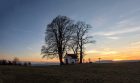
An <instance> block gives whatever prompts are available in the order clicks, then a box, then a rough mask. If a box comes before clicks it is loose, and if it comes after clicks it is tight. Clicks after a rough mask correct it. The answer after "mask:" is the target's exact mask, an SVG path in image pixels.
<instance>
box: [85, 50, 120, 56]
mask: <svg viewBox="0 0 140 83" xmlns="http://www.w3.org/2000/svg"><path fill="white" fill-rule="evenodd" d="M86 53H96V54H101V55H107V54H117V53H118V52H117V51H111V50H103V51H99V50H91V51H87V52H86Z"/></svg>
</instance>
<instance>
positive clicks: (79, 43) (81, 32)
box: [73, 21, 95, 63]
mask: <svg viewBox="0 0 140 83" xmlns="http://www.w3.org/2000/svg"><path fill="white" fill-rule="evenodd" d="M90 28H92V27H91V26H90V25H89V24H86V23H84V22H81V21H79V22H77V23H76V24H75V29H76V34H75V37H73V38H74V40H75V42H74V44H75V46H76V48H75V50H76V51H78V49H79V51H80V63H82V59H83V55H84V45H85V44H87V43H95V41H94V40H91V38H92V36H88V35H87V33H88V31H89V29H90Z"/></svg>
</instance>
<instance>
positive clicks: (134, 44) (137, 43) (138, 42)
mask: <svg viewBox="0 0 140 83" xmlns="http://www.w3.org/2000/svg"><path fill="white" fill-rule="evenodd" d="M131 45H132V46H136V45H140V41H137V42H133V43H131Z"/></svg>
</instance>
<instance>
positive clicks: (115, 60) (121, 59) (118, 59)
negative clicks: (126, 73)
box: [113, 59, 123, 61]
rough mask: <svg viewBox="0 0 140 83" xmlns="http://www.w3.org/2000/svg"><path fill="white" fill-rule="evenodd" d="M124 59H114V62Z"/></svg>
mask: <svg viewBox="0 0 140 83" xmlns="http://www.w3.org/2000/svg"><path fill="white" fill-rule="evenodd" d="M122 60H123V59H113V61H122Z"/></svg>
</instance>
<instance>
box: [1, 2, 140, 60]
mask: <svg viewBox="0 0 140 83" xmlns="http://www.w3.org/2000/svg"><path fill="white" fill-rule="evenodd" d="M139 3H140V0H0V38H1V39H0V56H1V57H0V58H1V59H3V58H4V57H6V58H7V57H10V58H11V57H19V58H21V59H22V58H24V60H26V59H28V58H31V59H32V58H36V59H38V58H40V59H39V60H41V55H40V49H41V46H42V45H43V44H44V36H45V35H44V32H45V29H46V25H47V24H48V23H50V22H51V21H52V19H53V18H55V17H56V16H58V15H65V16H68V17H70V18H71V19H73V20H75V21H78V20H80V21H85V22H86V23H88V24H91V25H92V26H93V28H92V29H91V30H90V32H89V35H92V36H94V39H95V40H96V41H97V43H96V44H92V45H91V44H89V45H87V46H86V47H87V56H88V57H90V58H91V57H93V58H97V57H103V58H105V59H116V58H117V57H120V56H125V57H121V58H120V59H122V58H123V59H127V58H128V57H132V55H133V56H137V55H138V54H140V53H137V52H138V49H140V38H139V37H140V5H139ZM125 50H127V51H125ZM128 51H129V52H130V51H132V52H133V53H134V54H132V55H128V54H127V53H128ZM88 54H89V55H88ZM122 54H123V55H122ZM118 55H119V56H118ZM110 56H111V57H113V58H106V57H110ZM114 57H115V58H114ZM139 59H140V58H139Z"/></svg>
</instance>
